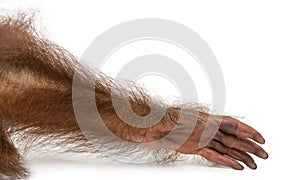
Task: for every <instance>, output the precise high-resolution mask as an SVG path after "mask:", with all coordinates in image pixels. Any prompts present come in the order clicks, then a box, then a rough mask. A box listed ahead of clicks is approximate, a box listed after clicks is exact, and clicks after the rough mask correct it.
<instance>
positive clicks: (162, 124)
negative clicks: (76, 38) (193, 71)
mask: <svg viewBox="0 0 300 180" xmlns="http://www.w3.org/2000/svg"><path fill="white" fill-rule="evenodd" d="M77 72H78V74H79V76H78V78H77V79H76V83H77V86H76V88H77V90H78V91H77V94H76V93H75V95H76V96H74V91H73V90H74V86H73V85H74V74H76V73H77ZM90 82H94V83H95V84H94V85H93V86H90ZM115 85H116V86H115ZM89 93H94V98H92V99H89V98H86V97H85V96H84V95H85V94H89ZM0 96H1V97H0V117H1V119H0V127H1V129H0V130H1V132H0V133H1V134H0V135H1V136H0V137H1V139H0V143H1V147H0V148H1V149H0V162H1V164H0V173H2V174H4V175H6V176H9V177H14V178H24V177H26V176H27V170H26V169H25V168H24V167H23V163H24V162H23V159H22V157H21V155H20V154H19V153H18V151H17V149H16V148H15V146H14V144H13V143H12V142H11V140H10V139H12V137H13V136H14V135H15V134H19V135H20V134H22V133H25V134H26V137H27V135H28V137H30V138H27V139H29V140H31V139H32V141H34V140H35V139H39V137H45V138H42V139H39V141H38V142H39V143H41V144H42V143H44V144H47V143H52V142H56V141H58V142H59V143H57V144H55V145H56V146H58V147H60V146H61V147H63V146H64V145H66V144H67V146H64V147H67V149H65V151H71V152H90V153H99V152H101V151H99V150H98V149H97V148H96V149H95V148H94V146H93V145H94V144H93V143H92V142H93V140H98V139H100V140H101V139H105V138H106V137H109V138H113V139H115V141H118V140H121V141H127V142H133V143H137V144H145V146H154V147H158V148H168V149H171V150H173V151H177V152H179V153H183V154H195V155H201V156H203V157H205V158H207V159H209V160H211V161H213V162H216V163H218V164H221V165H225V166H229V167H232V168H234V169H243V166H242V165H241V164H239V163H238V161H242V162H244V163H245V164H247V165H248V166H249V167H250V168H252V169H255V168H256V164H255V162H254V160H253V159H252V158H251V156H250V155H249V154H248V152H249V153H253V154H255V155H257V156H258V157H261V158H267V156H268V155H267V154H266V152H265V151H264V150H263V149H262V148H261V147H260V146H259V145H257V144H256V143H254V142H252V141H251V140H249V139H252V140H255V141H256V142H258V143H264V141H265V140H264V139H263V137H262V136H261V135H260V133H259V132H257V131H256V130H254V129H253V128H252V127H250V126H248V125H246V124H244V123H242V122H240V121H238V120H236V119H234V118H232V117H227V116H226V117H220V118H221V119H223V120H222V122H219V121H217V120H215V119H218V118H217V117H218V116H210V115H209V114H208V113H205V112H203V111H199V108H197V106H189V105H177V106H173V105H168V104H164V103H162V102H158V101H155V100H154V99H153V98H151V97H150V96H148V95H147V94H145V93H143V90H142V89H139V88H137V90H134V91H130V90H127V89H125V88H122V87H120V86H118V82H116V81H115V80H113V79H111V78H109V77H107V76H105V75H103V74H101V73H99V72H95V71H93V70H91V69H90V68H88V67H85V66H83V65H81V64H80V63H78V61H77V59H76V58H75V57H74V56H72V55H71V54H70V53H68V52H67V51H65V50H64V49H63V48H61V47H59V46H57V45H56V44H54V43H52V42H50V41H48V40H46V39H44V38H41V37H39V35H38V34H37V33H36V32H35V30H34V28H33V25H32V23H31V20H30V19H26V18H24V16H20V17H17V18H9V17H3V18H2V20H0ZM74 97H75V98H74ZM113 98H114V99H115V100H114V101H113ZM92 101H94V102H95V107H96V109H97V113H95V111H94V110H93V108H92V105H91V104H90V102H92ZM126 102H129V106H130V107H129V106H128V105H127V106H126ZM120 104H121V106H119V107H118V108H116V107H115V105H120ZM76 105H80V106H79V107H82V108H79V112H80V113H79V114H80V115H81V116H80V117H81V118H78V117H79V115H78V114H76V113H78V109H77V110H74V106H76ZM150 107H151V108H150ZM198 107H199V106H198ZM131 110H132V111H131ZM117 111H118V112H120V113H122V114H123V115H125V116H126V117H127V118H126V119H129V121H130V122H131V121H132V122H133V123H138V124H139V125H140V126H132V125H130V124H128V122H126V120H125V119H124V118H120V116H119V114H118V113H117ZM132 112H134V113H132ZM153 112H154V113H153ZM155 112H157V113H155ZM97 115H99V117H100V118H101V121H102V122H103V123H102V124H101V123H100V129H101V131H98V133H100V135H98V134H97V131H95V130H94V129H95V128H96V127H98V126H97V125H99V124H98V123H99V122H101V121H99V118H95V117H96V116H97ZM147 115H149V116H147ZM82 117H83V119H84V122H82V120H79V119H82ZM138 117H147V119H148V120H149V121H139V118H138ZM209 117H212V122H215V123H217V124H218V123H220V124H218V125H220V126H219V127H218V128H219V129H218V131H217V133H216V134H215V135H213V136H212V139H211V140H209V142H208V144H203V147H200V146H201V144H199V141H200V139H201V137H202V135H203V134H202V133H203V130H204V128H205V127H206V124H207V122H208V119H209ZM155 122H156V123H155ZM81 123H83V124H84V126H85V125H86V129H85V130H84V132H83V131H82V126H81V125H80V124H81ZM149 124H152V125H151V126H148V125H149ZM102 130H103V131H102ZM171 132H172V136H168V134H169V133H171ZM85 133H86V134H89V135H91V136H90V137H91V139H90V138H87V136H86V134H85ZM184 136H187V139H185V140H184V141H183V140H182V139H181V137H184ZM203 136H205V135H203ZM19 137H20V136H19ZM26 137H20V139H22V138H25V139H26ZM160 139H163V141H160ZM91 140H92V142H91ZM20 141H21V140H20ZM22 141H23V140H22ZM105 143H106V144H105V145H106V146H109V145H110V144H114V140H108V141H106V142H105ZM100 146H104V144H100ZM111 146H112V145H111ZM109 148H111V149H113V148H114V147H109ZM124 148H126V147H124ZM112 156H114V154H113V155H112ZM167 157H168V158H170V157H169V156H167Z"/></svg>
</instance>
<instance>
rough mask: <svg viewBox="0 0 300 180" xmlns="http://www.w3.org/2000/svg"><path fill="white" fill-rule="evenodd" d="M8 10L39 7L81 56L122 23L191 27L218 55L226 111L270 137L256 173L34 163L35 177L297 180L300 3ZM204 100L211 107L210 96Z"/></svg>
mask: <svg viewBox="0 0 300 180" xmlns="http://www.w3.org/2000/svg"><path fill="white" fill-rule="evenodd" d="M0 6H1V7H4V8H8V9H19V8H20V9H22V8H24V7H32V8H34V9H39V10H40V13H39V15H38V17H39V19H40V20H39V21H41V22H42V24H43V25H44V27H45V29H47V31H46V32H45V34H46V35H47V36H48V37H49V38H50V39H51V40H53V41H55V42H57V43H58V44H60V45H62V46H63V47H65V48H66V49H68V50H69V51H71V52H72V53H74V54H75V55H77V56H78V57H80V56H81V54H82V53H83V52H84V50H85V49H86V48H87V46H88V45H89V43H91V41H92V40H93V39H94V38H96V37H97V36H98V35H100V34H101V33H102V32H103V31H105V30H107V29H109V28H110V27H113V26H115V25H117V24H120V23H122V22H126V21H129V20H134V19H139V18H164V19H169V20H173V21H176V22H178V23H181V24H184V25H186V26H187V27H189V28H191V29H193V30H194V31H196V32H197V33H198V34H199V35H200V36H201V37H202V38H203V39H204V40H205V41H206V42H207V43H208V44H209V46H210V47H211V49H212V50H213V52H214V53H215V55H216V56H217V58H218V61H219V63H220V66H221V68H222V70H223V73H224V78H225V83H226V94H227V95H226V112H229V113H232V114H238V115H242V116H245V117H246V119H245V122H247V123H249V124H250V125H252V126H254V127H255V128H256V129H258V130H259V131H261V132H262V134H263V135H264V137H265V139H266V144H265V145H264V146H263V147H264V148H265V149H266V150H267V151H268V152H269V159H268V160H260V159H258V158H256V159H255V160H256V161H257V164H258V169H257V170H255V171H252V170H249V169H245V170H244V171H234V170H230V169H217V168H203V167H195V166H178V167H166V168H154V167H137V166H129V165H128V166H127V165H122V166H103V165H97V164H87V163H75V162H74V163H73V162H67V163H66V162H56V161H45V162H33V163H30V166H29V168H30V170H31V171H32V178H31V179H33V180H38V179H49V180H50V179H102V178H109V179H110V178H113V179H117V178H118V179H123V178H126V179H127V178H131V179H144V178H147V179H150V178H151V179H162V178H168V179H203V178H212V179H224V178H225V179H232V180H233V179H241V178H242V179H257V178H259V179H263V178H264V179H270V178H273V177H276V178H277V177H278V178H286V177H287V176H288V177H293V179H297V178H296V177H298V173H297V170H298V167H297V166H298V165H297V164H298V163H297V162H298V161H300V159H299V156H298V153H299V152H298V151H299V150H298V148H297V147H299V146H298V145H299V144H298V142H299V140H298V139H297V137H299V135H298V133H299V130H298V125H299V123H298V122H299V117H298V112H299V110H298V109H299V105H298V100H300V95H299V92H300V86H299V77H300V71H299V68H300V66H299V63H298V62H299V60H300V51H299V50H300V11H299V9H300V4H299V3H298V2H297V1H287V0H285V1H274V0H272V1H262V0H252V1H241V0H236V1H232V0H228V1H222V0H220V1H215V0H210V1H200V0H195V1H183V0H182V1H176V0H163V1H162V0H151V1H141V0H135V1H134V0H127V1H123V0H119V1H116V0H109V1H88V0H85V1H76V2H75V1H63V0H52V1H8V0H7V1H3V0H0ZM45 29H44V30H45ZM150 86H151V85H150ZM153 86H155V84H154V85H153ZM156 86H157V84H156ZM203 86H205V85H203ZM199 87H200V88H201V84H199ZM161 93H162V94H163V93H165V92H163V91H162V92H161ZM205 97H206V96H205ZM203 101H204V102H208V103H209V99H205V98H204V99H203Z"/></svg>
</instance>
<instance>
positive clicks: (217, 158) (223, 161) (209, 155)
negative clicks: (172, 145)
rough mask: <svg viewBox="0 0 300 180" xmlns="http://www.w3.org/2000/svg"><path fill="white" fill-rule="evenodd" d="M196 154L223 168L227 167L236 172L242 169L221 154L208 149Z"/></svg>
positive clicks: (235, 162) (239, 165)
mask: <svg viewBox="0 0 300 180" xmlns="http://www.w3.org/2000/svg"><path fill="white" fill-rule="evenodd" d="M197 154H198V155H200V156H202V157H204V158H206V159H208V160H209V161H212V162H215V163H217V164H220V165H223V166H228V167H231V168H233V169H236V170H243V169H244V167H243V166H242V165H241V164H240V163H238V162H237V161H235V160H233V159H231V158H229V157H226V156H223V155H222V154H220V153H218V152H216V151H214V150H212V149H209V148H203V149H201V150H200V151H199V152H198V153H197Z"/></svg>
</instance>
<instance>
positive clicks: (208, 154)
mask: <svg viewBox="0 0 300 180" xmlns="http://www.w3.org/2000/svg"><path fill="white" fill-rule="evenodd" d="M197 114H198V117H197V118H196V120H195V115H188V113H183V115H181V118H178V117H179V116H178V110H176V109H175V110H172V111H171V113H169V115H168V116H166V118H165V119H164V120H162V121H161V122H160V123H158V124H156V125H155V126H152V127H151V128H149V129H148V130H147V132H146V133H145V140H144V141H145V142H146V143H148V142H152V143H155V144H156V146H160V147H166V148H171V149H174V150H176V151H177V152H180V153H184V154H198V155H200V156H202V157H204V158H206V159H208V160H210V161H212V162H215V163H217V164H220V165H223V166H228V167H231V168H233V169H237V170H242V169H244V167H243V166H242V165H241V164H240V163H239V162H238V161H241V162H243V163H245V164H246V165H247V166H248V167H250V168H251V169H256V168H257V166H256V164H255V162H254V160H253V158H252V157H251V156H250V155H249V153H252V154H255V155H256V156H258V157H260V158H263V159H266V158H268V154H267V153H266V151H265V150H264V149H263V148H262V147H260V146H259V145H258V144H256V143H254V142H253V141H252V140H254V141H256V142H257V143H260V144H264V143H265V140H264V138H263V137H262V135H261V134H260V133H259V132H258V131H256V130H255V129H253V128H252V127H250V126H248V125H246V124H244V123H242V122H240V121H238V120H237V119H234V118H232V117H229V116H223V117H221V116H213V115H210V118H211V120H210V121H209V122H212V124H215V125H217V126H215V127H216V128H218V129H217V131H216V133H215V134H212V135H211V137H212V139H208V140H207V144H206V145H204V146H203V145H202V144H199V141H200V138H204V139H205V138H206V137H205V136H206V135H205V134H203V131H204V128H205V126H206V124H207V122H208V118H209V114H205V113H200V114H199V113H197ZM179 119H181V120H180V121H179ZM217 119H220V120H219V121H218V120H217ZM218 122H219V123H218ZM208 132H209V131H208ZM187 133H189V134H190V135H187ZM168 134H170V136H168ZM184 136H186V137H187V138H186V139H185V140H184V141H183V139H182V137H184ZM202 136H204V137H202ZM208 136H209V135H208ZM207 138H209V137H207ZM160 140H161V141H160Z"/></svg>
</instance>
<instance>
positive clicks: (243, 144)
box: [215, 131, 268, 159]
mask: <svg viewBox="0 0 300 180" xmlns="http://www.w3.org/2000/svg"><path fill="white" fill-rule="evenodd" d="M215 139H216V140H217V141H219V142H221V143H222V144H224V145H225V146H227V147H230V148H235V149H238V150H240V151H244V152H250V153H252V154H255V155H256V156H258V157H260V158H263V159H266V158H268V154H267V153H266V151H265V150H264V149H263V148H262V147H260V146H259V145H257V144H256V143H254V142H252V141H250V140H248V139H241V138H239V137H236V136H234V135H231V134H227V133H223V132H220V131H219V132H217V134H216V136H215Z"/></svg>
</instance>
